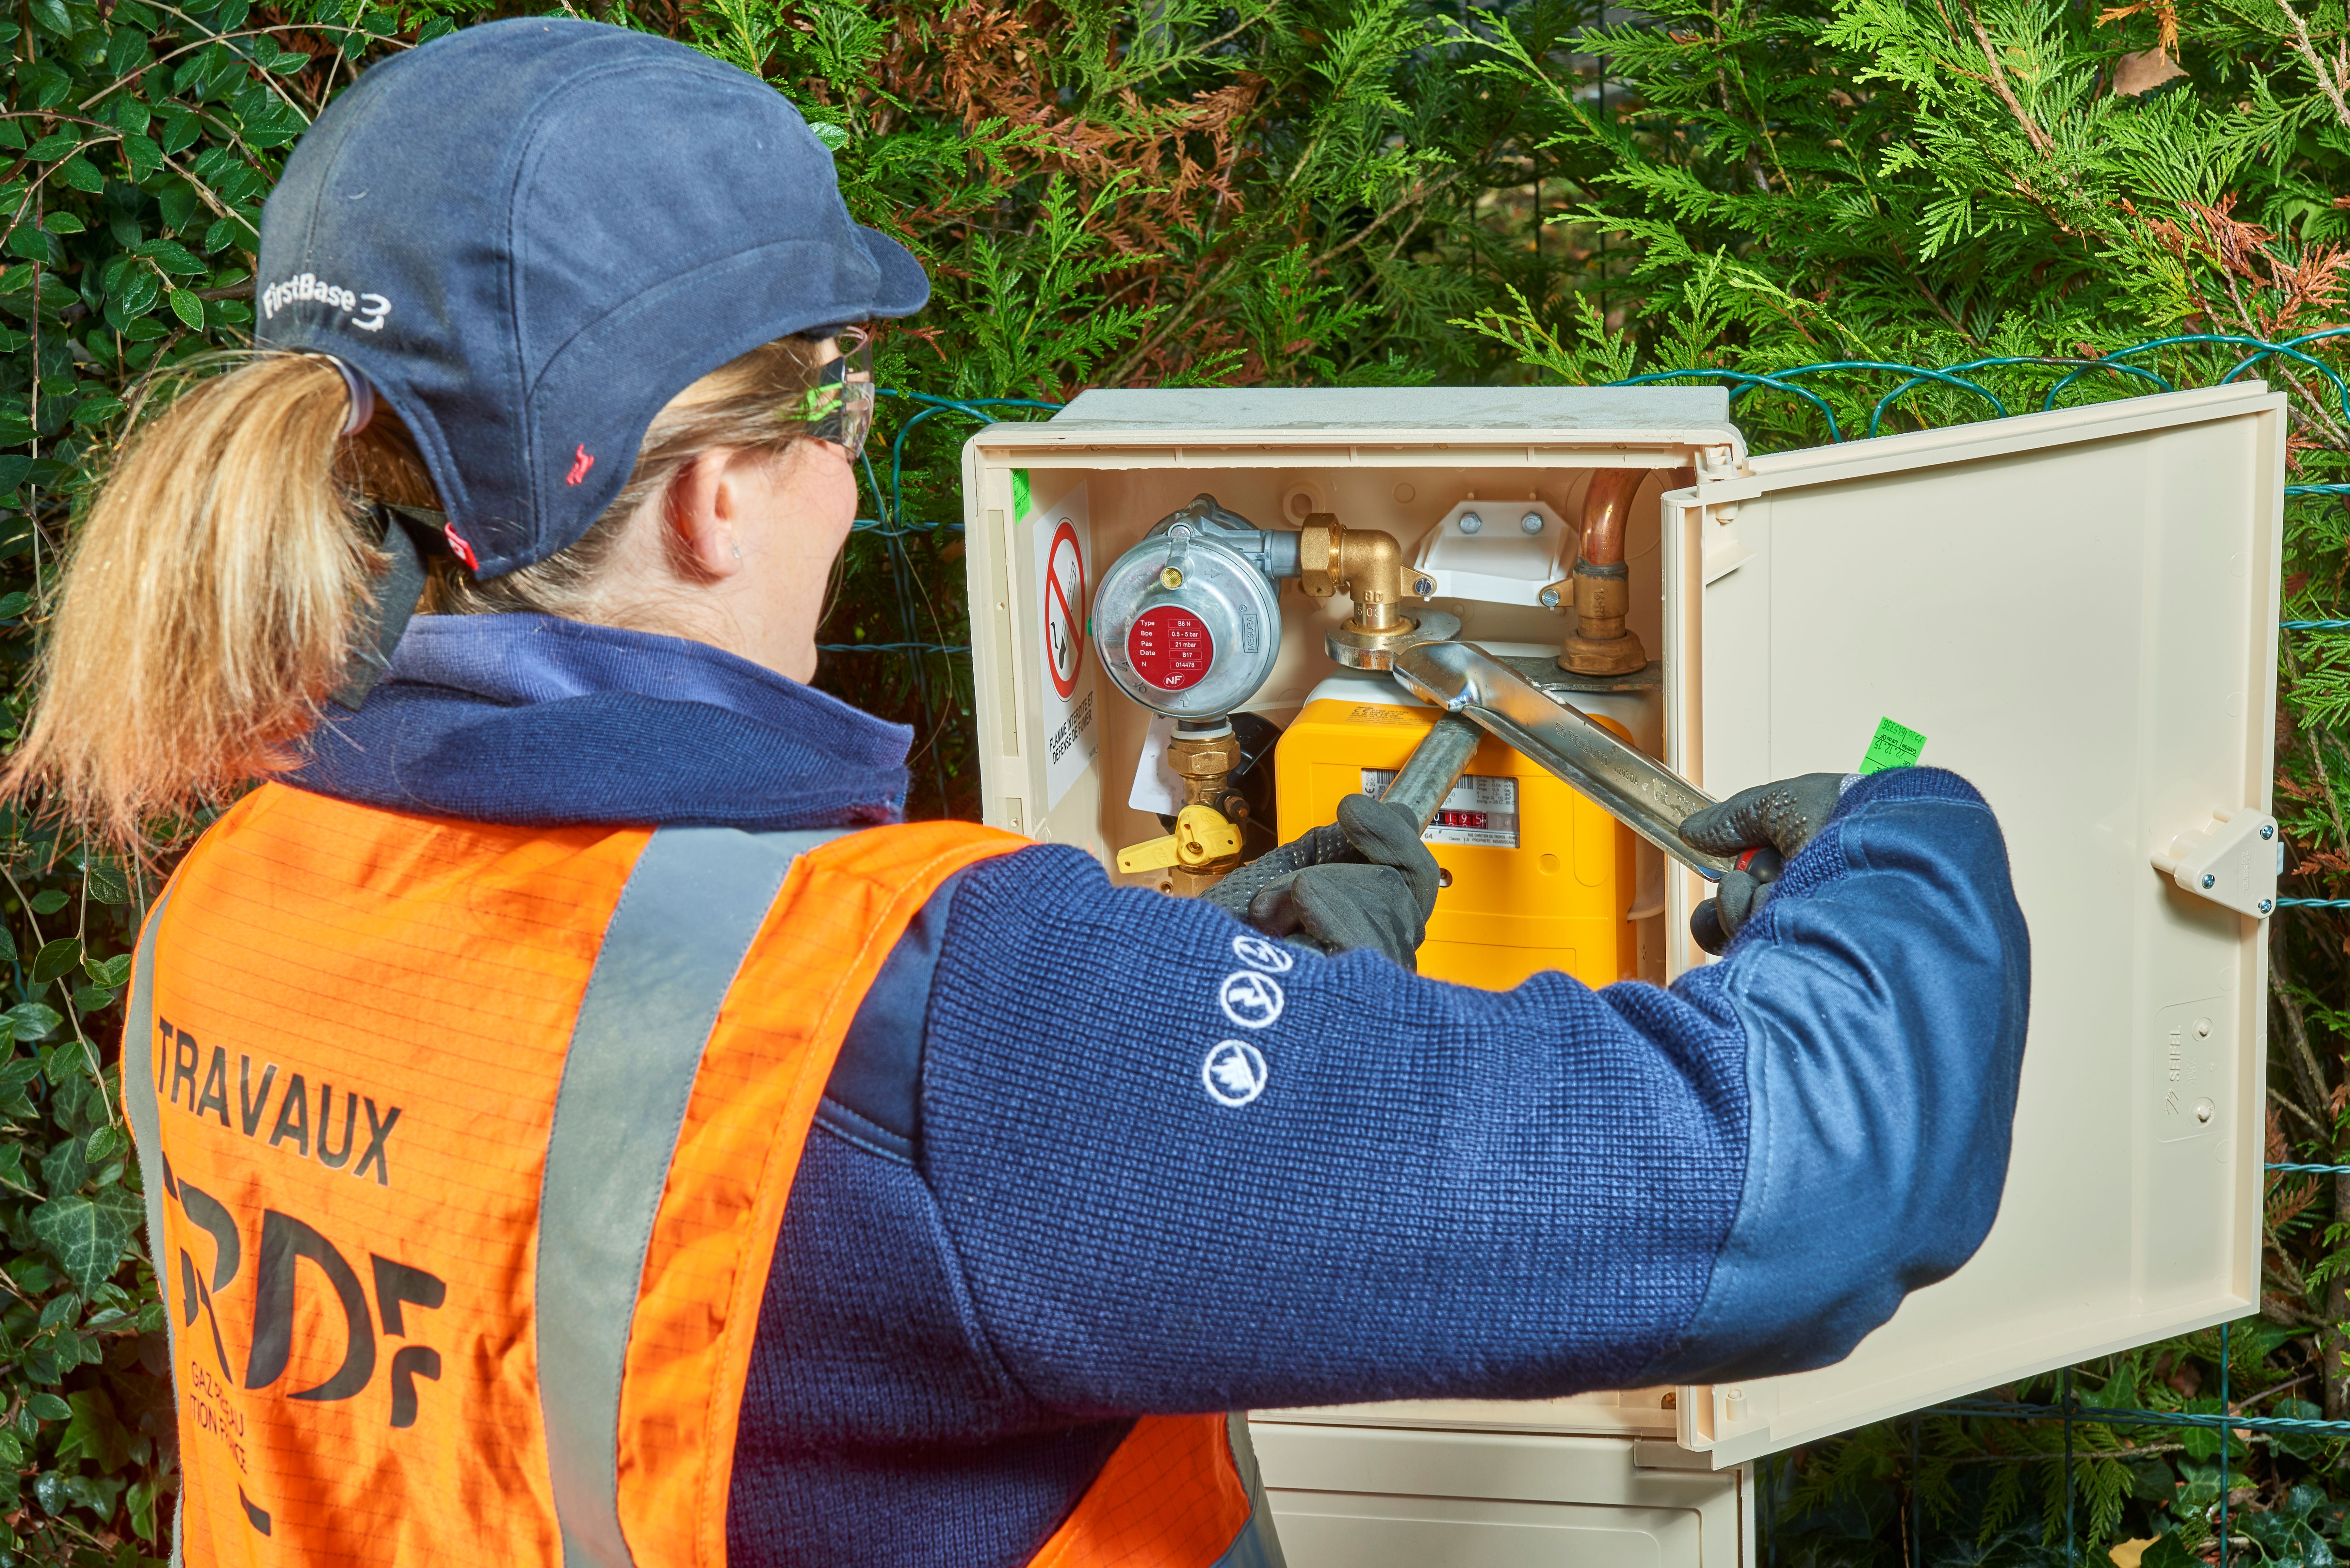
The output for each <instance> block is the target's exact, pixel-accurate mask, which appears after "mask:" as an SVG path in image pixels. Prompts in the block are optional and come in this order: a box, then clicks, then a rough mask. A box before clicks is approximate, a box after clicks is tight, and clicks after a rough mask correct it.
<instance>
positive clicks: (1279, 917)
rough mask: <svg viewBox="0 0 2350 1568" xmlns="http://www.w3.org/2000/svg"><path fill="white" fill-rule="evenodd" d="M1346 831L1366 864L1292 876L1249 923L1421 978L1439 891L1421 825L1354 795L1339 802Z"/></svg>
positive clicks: (1274, 888) (1255, 905) (1252, 910)
mask: <svg viewBox="0 0 2350 1568" xmlns="http://www.w3.org/2000/svg"><path fill="white" fill-rule="evenodd" d="M1338 826H1339V827H1340V828H1341V829H1342V830H1343V831H1344V832H1345V833H1346V835H1347V840H1348V842H1350V843H1351V844H1353V845H1354V846H1355V848H1356V850H1357V852H1358V853H1360V854H1361V856H1362V857H1363V861H1364V862H1365V864H1348V863H1335V864H1328V865H1320V866H1308V867H1305V868H1304V869H1303V870H1298V871H1292V872H1289V873H1288V874H1286V875H1285V876H1283V877H1280V878H1278V879H1277V880H1275V881H1274V882H1273V883H1271V884H1269V885H1268V886H1267V887H1265V888H1263V890H1262V891H1261V892H1259V893H1258V894H1257V895H1256V896H1255V897H1254V898H1251V899H1250V900H1249V906H1248V914H1247V916H1246V917H1245V918H1246V919H1247V920H1248V923H1249V924H1251V925H1253V926H1254V927H1255V928H1256V929H1258V930H1261V931H1263V933H1264V934H1265V935H1267V936H1269V937H1278V938H1280V939H1281V940H1284V941H1289V942H1295V943H1298V944H1299V945H1301V946H1305V947H1310V948H1314V949H1315V950H1318V951H1321V952H1326V953H1343V952H1352V951H1353V950H1356V949H1357V948H1371V949H1373V950H1377V951H1379V952H1383V953H1385V954H1387V955H1388V957H1389V958H1391V959H1393V960H1395V961H1396V962H1397V963H1399V964H1401V965H1402V966H1403V967H1404V968H1406V969H1408V970H1411V971H1415V972H1417V971H1418V970H1419V944H1420V940H1421V939H1422V938H1423V937H1425V936H1426V935H1427V934H1428V917H1429V915H1430V913H1431V912H1432V911H1433V910H1434V909H1435V908H1436V887H1437V869H1436V857H1435V856H1433V855H1430V853H1429V852H1428V846H1427V845H1425V844H1422V843H1421V842H1420V841H1419V824H1418V823H1416V822H1414V821H1413V820H1412V818H1411V814H1410V813H1409V812H1408V811H1406V810H1404V809H1403V807H1401V806H1399V805H1388V804H1386V803H1385V802H1383V801H1376V800H1373V799H1372V798H1371V797H1370V796H1368V795H1363V794H1350V795H1348V796H1347V798H1346V799H1344V800H1342V801H1340V802H1339V803H1338Z"/></svg>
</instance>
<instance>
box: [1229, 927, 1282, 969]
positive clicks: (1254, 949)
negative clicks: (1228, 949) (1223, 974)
mask: <svg viewBox="0 0 2350 1568" xmlns="http://www.w3.org/2000/svg"><path fill="white" fill-rule="evenodd" d="M1232 956H1233V957H1234V958H1236V959H1238V960H1240V961H1241V962H1243V963H1245V964H1253V965H1255V966H1256V967H1257V968H1258V969H1261V970H1263V971H1265V972H1266V973H1267V974H1287V973H1288V972H1289V971H1291V970H1293V969H1295V967H1297V960H1296V958H1295V955H1293V954H1292V953H1291V952H1290V950H1288V949H1287V948H1284V947H1283V946H1282V945H1281V944H1280V943H1279V942H1276V941H1274V940H1272V939H1271V938H1269V937H1261V936H1258V935H1257V934H1256V933H1255V932H1253V931H1243V932H1242V933H1241V934H1240V935H1239V936H1236V937H1234V938H1233V939H1232Z"/></svg>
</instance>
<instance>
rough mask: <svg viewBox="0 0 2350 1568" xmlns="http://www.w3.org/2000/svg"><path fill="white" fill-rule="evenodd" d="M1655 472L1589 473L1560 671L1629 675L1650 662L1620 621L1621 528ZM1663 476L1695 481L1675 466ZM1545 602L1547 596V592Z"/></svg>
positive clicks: (1627, 589)
mask: <svg viewBox="0 0 2350 1568" xmlns="http://www.w3.org/2000/svg"><path fill="white" fill-rule="evenodd" d="M1651 472H1655V471H1654V470H1652V469H1646V468H1603V469H1601V470H1599V471H1598V472H1596V473H1594V474H1593V475H1592V476H1591V487H1590V488H1589V489H1588V490H1586V492H1585V493H1584V496H1583V537H1582V539H1581V540H1580V541H1579V542H1578V543H1577V545H1576V546H1575V571H1574V574H1573V576H1571V577H1570V578H1569V579H1568V584H1567V585H1566V586H1570V587H1572V589H1573V591H1574V595H1575V629H1574V630H1573V631H1572V632H1570V633H1568V634H1567V638H1566V641H1565V646H1564V647H1562V648H1561V649H1559V656H1558V662H1559V667H1560V668H1561V669H1563V670H1574V671H1575V672H1576V673H1577V674H1582V675H1628V674H1632V673H1634V672H1636V671H1638V670H1641V669H1644V668H1645V667H1646V666H1647V664H1648V649H1644V648H1642V647H1641V646H1640V639H1638V638H1637V637H1635V636H1633V635H1632V633H1631V632H1630V631H1629V630H1627V628H1625V625H1624V617H1625V614H1626V612H1627V610H1628V609H1629V608H1630V607H1631V584H1630V579H1629V576H1628V573H1627V570H1626V568H1625V566H1624V528H1625V524H1626V523H1627V522H1628V521H1629V519H1630V517H1631V515H1632V498H1633V497H1634V496H1635V495H1637V494H1638V493H1639V491H1640V486H1641V485H1642V484H1644V483H1647V482H1648V475H1649V474H1650V473H1651ZM1664 479H1665V483H1666V484H1667V486H1668V487H1673V486H1678V485H1684V484H1694V483H1697V473H1696V472H1695V471H1694V470H1691V469H1686V468H1677V469H1673V470H1671V471H1670V472H1667V473H1666V474H1665V475H1664ZM1549 602H1551V601H1550V600H1549V599H1548V598H1547V597H1545V599H1544V603H1546V604H1547V603H1549Z"/></svg>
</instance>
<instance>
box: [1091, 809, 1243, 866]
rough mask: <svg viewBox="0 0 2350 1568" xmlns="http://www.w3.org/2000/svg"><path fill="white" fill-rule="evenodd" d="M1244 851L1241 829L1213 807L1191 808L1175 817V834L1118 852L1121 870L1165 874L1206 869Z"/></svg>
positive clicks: (1150, 839)
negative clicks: (1184, 868) (1188, 868)
mask: <svg viewBox="0 0 2350 1568" xmlns="http://www.w3.org/2000/svg"><path fill="white" fill-rule="evenodd" d="M1240 852H1241V830H1240V829H1239V828H1237V827H1235V826H1232V823H1231V822H1229V821H1227V820H1226V819H1225V816H1224V814H1223V813H1222V812H1220V811H1218V810H1217V809H1216V808H1215V807H1213V806H1211V805H1187V806H1185V807H1184V808H1183V809H1182V810H1181V811H1180V812H1179V813H1177V814H1176V816H1175V831H1174V832H1172V833H1170V834H1169V835H1168V836H1166V837H1164V838H1148V839H1145V840H1143V841H1142V842H1141V843H1140V844H1136V845H1130V846H1128V847H1126V848H1124V849H1121V850H1119V851H1118V869H1119V870H1121V871H1163V870H1165V869H1166V868H1167V867H1170V866H1205V865H1208V864H1210V863H1211V862H1212V861H1217V860H1225V859H1229V858H1231V857H1233V856H1235V855H1238V854H1239V853H1240Z"/></svg>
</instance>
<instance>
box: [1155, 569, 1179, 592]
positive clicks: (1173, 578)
mask: <svg viewBox="0 0 2350 1568" xmlns="http://www.w3.org/2000/svg"><path fill="white" fill-rule="evenodd" d="M1182 586H1183V573H1182V570H1181V568H1180V567H1176V566H1161V567H1159V587H1166V588H1180V587H1182Z"/></svg>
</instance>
